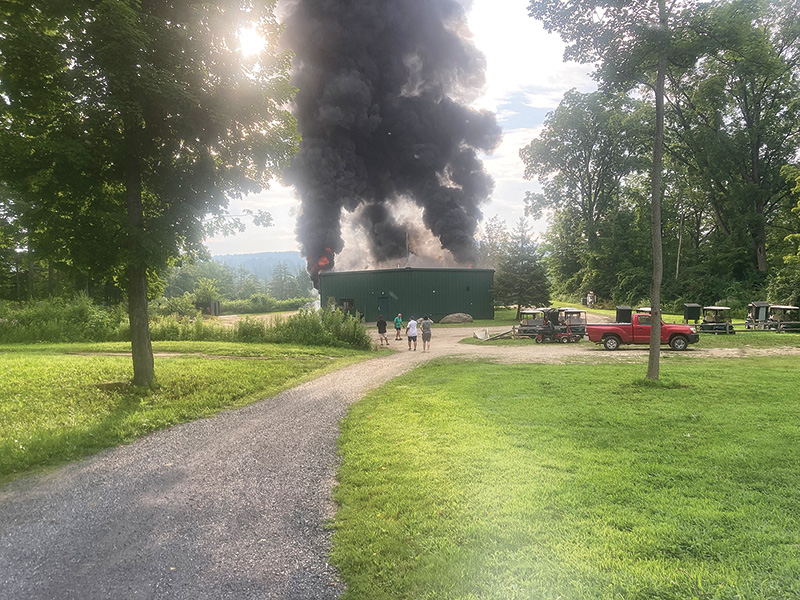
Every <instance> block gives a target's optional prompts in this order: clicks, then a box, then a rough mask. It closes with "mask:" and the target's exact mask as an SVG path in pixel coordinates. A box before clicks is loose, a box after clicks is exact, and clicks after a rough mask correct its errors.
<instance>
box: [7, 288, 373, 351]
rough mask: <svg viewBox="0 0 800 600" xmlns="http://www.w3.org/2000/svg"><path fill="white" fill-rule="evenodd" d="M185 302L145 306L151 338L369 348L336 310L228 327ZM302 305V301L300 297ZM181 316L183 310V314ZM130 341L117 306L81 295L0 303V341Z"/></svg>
mask: <svg viewBox="0 0 800 600" xmlns="http://www.w3.org/2000/svg"><path fill="white" fill-rule="evenodd" d="M187 298H188V296H185V295H184V296H181V297H179V298H173V299H170V300H162V301H161V302H159V303H156V304H154V305H153V306H152V307H151V308H152V312H154V313H155V314H154V315H153V316H152V317H151V320H150V337H151V339H152V340H154V341H220V342H244V343H279V344H301V345H308V346H329V347H333V348H355V349H359V350H368V349H369V348H370V347H371V338H370V335H369V333H368V332H367V330H366V328H365V327H364V324H363V322H361V321H360V320H359V319H357V318H355V317H352V316H350V315H348V314H344V313H342V312H341V311H337V310H333V309H325V310H319V311H315V310H308V309H301V310H300V312H299V313H298V314H295V315H291V316H289V317H287V318H285V319H281V318H276V319H275V320H274V321H271V322H270V323H267V322H266V321H265V320H263V319H255V318H245V319H243V320H239V321H237V322H236V323H235V324H234V326H233V327H230V326H227V325H224V324H222V323H219V322H217V321H215V320H204V319H203V318H200V317H198V315H197V311H196V310H194V307H193V306H192V310H189V308H188V304H187V302H190V300H187ZM273 300H274V299H273ZM275 302H276V303H277V304H278V305H279V308H280V304H282V303H285V304H286V305H291V304H296V303H299V302H300V300H298V299H296V300H288V301H283V302H278V301H275ZM302 302H303V303H305V299H303V300H302ZM292 308H296V307H295V306H292ZM181 312H188V315H186V314H184V315H182V314H180V313H181ZM258 312H266V311H258ZM130 339H131V331H130V326H129V325H128V322H127V319H126V318H125V314H124V310H123V307H121V306H118V307H115V308H103V307H99V306H97V305H96V304H94V303H93V302H92V301H91V300H90V299H89V298H88V297H86V296H78V297H77V298H75V299H74V300H72V301H64V300H60V299H55V300H47V301H45V300H42V301H36V302H30V303H27V304H12V303H0V343H31V342H79V341H130Z"/></svg>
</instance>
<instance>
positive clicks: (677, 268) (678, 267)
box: [675, 212, 684, 281]
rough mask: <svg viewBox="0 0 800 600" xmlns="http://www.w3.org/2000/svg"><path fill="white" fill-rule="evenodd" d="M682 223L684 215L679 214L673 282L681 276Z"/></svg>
mask: <svg viewBox="0 0 800 600" xmlns="http://www.w3.org/2000/svg"><path fill="white" fill-rule="evenodd" d="M683 221H684V215H683V212H681V221H680V225H679V226H678V258H676V259H675V281H678V278H679V277H680V274H681V249H682V247H683Z"/></svg>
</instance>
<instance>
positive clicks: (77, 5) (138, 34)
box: [0, 0, 296, 385]
mask: <svg viewBox="0 0 800 600" xmlns="http://www.w3.org/2000/svg"><path fill="white" fill-rule="evenodd" d="M4 6H5V10H6V14H4V15H3V18H2V35H0V94H1V95H0V99H1V100H0V110H2V129H0V179H2V180H3V181H4V182H5V183H6V184H7V185H8V186H9V187H11V188H12V189H13V190H14V191H15V193H17V194H18V197H19V201H18V202H17V203H15V212H16V214H15V218H16V219H17V220H18V222H19V224H20V225H21V227H23V228H24V229H25V231H26V233H27V238H28V244H29V246H31V247H35V248H36V251H37V254H38V255H39V256H41V257H46V258H48V259H52V260H56V261H59V262H60V263H62V264H64V265H68V266H69V267H71V268H72V269H75V270H78V271H92V272H94V273H100V274H103V275H106V276H109V277H115V278H117V279H118V280H119V281H120V282H122V283H123V286H124V287H125V288H127V293H128V299H129V307H130V311H129V312H130V318H131V332H132V337H133V352H134V382H135V383H137V384H142V385H147V384H149V383H150V382H151V381H152V379H153V369H152V350H151V349H150V343H149V334H148V332H147V315H146V299H147V281H148V275H147V274H148V271H150V272H153V271H154V270H158V269H163V268H164V267H165V266H166V264H167V263H168V261H169V260H170V259H171V258H173V257H175V256H178V255H180V254H181V253H187V252H188V253H196V252H198V251H199V249H200V243H201V241H202V238H203V221H204V218H205V217H206V216H207V215H209V214H210V215H219V214H221V213H224V211H225V207H226V206H227V203H228V200H229V199H230V198H232V197H238V196H241V195H242V194H246V193H248V192H252V191H256V190H258V189H261V188H262V187H265V186H266V185H267V184H268V182H269V180H270V178H271V177H273V176H274V175H275V174H276V173H277V172H278V169H279V168H280V167H281V165H283V164H284V162H285V161H286V160H287V159H288V157H289V156H290V155H291V154H292V152H293V151H294V148H295V144H296V134H295V126H294V121H293V119H292V118H291V116H290V115H289V113H288V112H287V111H286V110H285V105H286V103H287V101H288V100H289V98H290V97H291V94H292V89H291V87H290V86H289V83H288V76H287V72H288V67H289V62H290V59H289V57H288V56H287V55H285V54H280V53H277V52H275V51H274V48H275V47H276V41H277V36H278V35H279V26H278V24H277V22H276V20H275V17H274V15H273V7H274V3H273V2H268V1H267V2H258V3H253V4H247V5H245V4H243V3H241V2H238V1H234V0H223V1H221V2H216V3H195V2H189V1H178V2H170V3H164V2H158V1H155V0H141V1H140V2H119V1H117V0H65V1H64V2H50V3H44V4H42V3H36V4H34V5H30V4H26V3H6V4H5V5H4ZM249 27H253V28H256V29H257V30H258V31H259V33H260V34H261V35H262V36H263V37H264V38H265V40H266V42H267V43H266V48H267V50H266V51H264V52H263V53H261V54H259V55H256V56H253V57H249V58H248V57H245V56H244V55H243V53H242V52H241V51H240V50H239V42H238V36H239V34H240V32H241V30H242V29H243V28H249Z"/></svg>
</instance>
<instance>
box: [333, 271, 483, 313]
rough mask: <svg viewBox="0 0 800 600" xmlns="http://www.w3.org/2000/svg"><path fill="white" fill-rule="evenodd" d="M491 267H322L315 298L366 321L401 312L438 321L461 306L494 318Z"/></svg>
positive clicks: (467, 310) (457, 310)
mask: <svg viewBox="0 0 800 600" xmlns="http://www.w3.org/2000/svg"><path fill="white" fill-rule="evenodd" d="M493 280H494V269H418V268H411V267H406V268H405V269H382V270H377V271H341V272H340V271H325V272H323V273H321V274H320V278H319V295H320V301H321V302H322V305H323V306H324V305H325V304H327V303H328V302H329V301H330V299H333V302H334V303H335V304H336V306H338V307H340V308H342V309H343V310H347V311H355V312H358V313H359V314H360V315H362V316H363V317H364V320H365V321H368V322H372V321H377V320H378V315H379V314H382V315H383V316H384V318H385V319H386V320H387V321H390V320H391V319H392V318H394V317H395V315H397V313H403V320H404V321H405V320H407V319H408V318H409V317H410V316H414V317H417V318H419V317H421V316H423V315H431V318H432V319H433V320H434V321H439V319H441V318H442V317H444V316H445V315H449V314H451V313H456V312H461V313H467V314H469V315H472V318H474V319H493V318H494V302H493V297H492V284H493Z"/></svg>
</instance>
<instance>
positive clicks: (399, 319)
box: [394, 313, 403, 340]
mask: <svg viewBox="0 0 800 600" xmlns="http://www.w3.org/2000/svg"><path fill="white" fill-rule="evenodd" d="M402 328H403V313H397V316H396V317H395V318H394V339H395V340H402V339H403V338H401V337H400V330H401V329H402Z"/></svg>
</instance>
